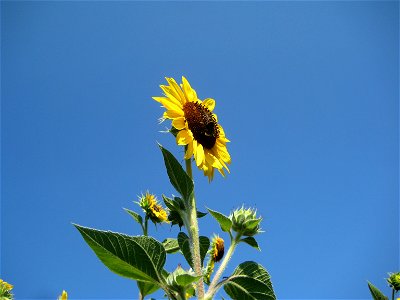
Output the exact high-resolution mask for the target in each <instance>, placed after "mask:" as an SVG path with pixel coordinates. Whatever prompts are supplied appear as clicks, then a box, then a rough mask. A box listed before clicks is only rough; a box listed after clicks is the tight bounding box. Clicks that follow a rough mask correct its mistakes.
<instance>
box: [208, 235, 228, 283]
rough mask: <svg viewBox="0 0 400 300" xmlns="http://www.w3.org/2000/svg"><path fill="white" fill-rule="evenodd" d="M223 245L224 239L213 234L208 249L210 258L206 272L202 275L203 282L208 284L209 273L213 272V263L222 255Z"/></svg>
mask: <svg viewBox="0 0 400 300" xmlns="http://www.w3.org/2000/svg"><path fill="white" fill-rule="evenodd" d="M224 252H225V245H224V240H223V239H222V238H220V237H219V236H218V235H216V236H214V238H213V239H212V242H211V247H210V250H209V252H208V253H209V255H210V259H209V261H208V264H207V268H206V272H205V275H204V282H205V283H206V284H210V278H211V274H212V273H213V272H214V265H215V263H216V262H219V261H220V260H221V259H222V257H223V256H224Z"/></svg>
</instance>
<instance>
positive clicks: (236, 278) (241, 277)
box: [220, 261, 276, 300]
mask: <svg viewBox="0 0 400 300" xmlns="http://www.w3.org/2000/svg"><path fill="white" fill-rule="evenodd" d="M220 284H221V285H224V290H225V292H226V293H227V294H228V295H229V296H230V297H231V298H232V299H241V300H275V299H276V297H275V293H274V290H273V288H272V283H271V277H270V276H269V274H268V272H267V270H265V269H264V267H263V266H261V265H260V264H258V263H256V262H253V261H246V262H244V263H241V264H240V265H239V266H238V267H237V268H236V269H235V271H234V272H233V274H232V275H231V276H229V277H228V278H227V279H225V280H224V281H222V282H221V283H220Z"/></svg>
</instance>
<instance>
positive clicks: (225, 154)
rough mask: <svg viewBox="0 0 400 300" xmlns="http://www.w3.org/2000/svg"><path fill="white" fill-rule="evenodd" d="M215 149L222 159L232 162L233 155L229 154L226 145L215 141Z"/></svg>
mask: <svg viewBox="0 0 400 300" xmlns="http://www.w3.org/2000/svg"><path fill="white" fill-rule="evenodd" d="M215 146H216V147H214V151H215V150H216V152H217V153H216V156H217V157H219V158H221V160H222V161H224V162H226V163H228V164H230V163H231V156H230V155H229V152H228V149H226V146H225V145H223V144H222V143H220V142H219V141H217V142H216V143H215Z"/></svg>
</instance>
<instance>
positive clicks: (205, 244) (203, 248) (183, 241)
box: [178, 232, 210, 269]
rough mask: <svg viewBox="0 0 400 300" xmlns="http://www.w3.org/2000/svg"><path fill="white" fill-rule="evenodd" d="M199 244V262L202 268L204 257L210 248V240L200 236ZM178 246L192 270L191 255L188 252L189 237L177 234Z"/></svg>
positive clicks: (182, 233) (180, 233)
mask: <svg viewBox="0 0 400 300" xmlns="http://www.w3.org/2000/svg"><path fill="white" fill-rule="evenodd" d="M199 242H200V260H201V266H203V262H204V258H205V257H206V254H207V251H208V248H209V247H210V239H209V238H208V237H206V236H200V237H199ZM178 244H179V248H180V249H181V251H182V254H183V256H184V257H185V259H186V261H187V262H188V264H189V266H190V267H191V268H192V269H194V267H193V259H192V253H191V252H190V243H189V237H188V236H187V235H186V233H184V232H179V234H178Z"/></svg>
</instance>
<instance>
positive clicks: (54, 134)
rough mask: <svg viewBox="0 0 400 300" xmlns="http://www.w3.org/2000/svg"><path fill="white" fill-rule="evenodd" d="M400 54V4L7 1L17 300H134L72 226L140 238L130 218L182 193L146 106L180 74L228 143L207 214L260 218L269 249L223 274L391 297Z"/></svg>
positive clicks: (205, 194) (294, 288) (8, 191)
mask: <svg viewBox="0 0 400 300" xmlns="http://www.w3.org/2000/svg"><path fill="white" fill-rule="evenodd" d="M398 55H399V3H398V2H397V1H396V2H395V1H393V2H388V1H386V2H374V1H368V2H363V1H357V2H344V1H339V2H325V1H312V2H304V1H300V2H249V3H247V2H246V3H245V2H106V1H99V2H75V1H71V2H5V1H3V2H1V88H2V90H1V98H2V99H1V100H2V102H1V136H2V148H1V167H2V169H1V172H2V173H1V175H2V178H1V185H2V186H1V196H2V198H1V270H0V271H1V277H2V278H3V279H5V280H6V281H8V282H10V283H12V284H14V285H15V289H14V292H15V295H16V297H17V299H24V298H31V299H45V298H51V299H55V298H56V296H58V295H59V294H60V292H61V291H62V289H66V290H68V292H69V294H70V296H71V298H72V299H74V298H81V299H83V298H98V299H100V298H101V299H111V298H126V299H127V298H131V299H132V298H136V295H137V289H136V286H135V283H134V282H133V281H131V280H128V279H125V278H121V277H119V276H117V275H115V274H113V273H111V272H110V271H109V270H108V269H106V268H105V267H104V266H103V265H102V264H101V263H100V261H99V260H98V259H97V258H96V257H95V255H94V254H93V252H92V251H91V250H90V249H89V247H88V246H87V245H86V244H85V242H84V241H83V239H82V238H81V236H80V234H79V233H78V232H77V231H76V230H75V229H74V228H73V226H72V225H71V222H74V223H78V224H81V225H84V226H90V227H95V228H99V229H109V230H113V231H118V232H124V233H127V234H133V235H134V234H139V233H140V231H139V227H138V226H137V225H136V224H135V223H134V222H133V220H132V219H131V218H130V217H129V216H128V215H127V214H126V213H124V211H123V210H122V208H123V207H127V208H130V209H137V208H136V206H135V204H134V203H133V201H134V200H137V195H139V194H140V193H142V192H144V191H146V190H147V189H149V190H150V191H151V192H153V193H155V194H157V195H158V197H160V196H161V194H162V193H165V194H167V195H171V194H172V193H174V190H173V188H172V187H171V186H170V184H169V182H168V178H167V175H166V172H165V170H164V167H163V161H162V156H161V153H160V151H159V149H158V147H157V143H156V142H157V141H158V142H159V143H161V144H163V145H164V146H165V147H166V148H168V149H169V150H171V151H172V152H173V153H174V154H175V155H176V156H177V157H179V159H182V154H183V151H182V149H180V148H178V146H176V145H175V143H174V140H173V138H172V136H170V135H167V134H163V133H160V132H159V131H161V130H164V129H165V126H167V125H169V124H168V123H167V122H166V123H164V124H161V125H159V124H158V123H157V119H158V118H159V117H160V116H161V114H162V112H163V109H161V108H160V107H159V104H158V103H156V102H155V101H153V100H152V99H151V96H157V95H161V90H160V89H159V87H158V86H159V85H160V84H164V82H165V81H164V76H169V77H174V78H176V79H177V80H180V77H181V76H182V75H184V76H186V77H187V78H188V80H189V81H190V82H191V84H192V86H193V87H194V88H195V89H196V90H197V92H198V95H199V97H200V98H202V99H203V98H208V97H211V98H214V99H216V101H217V106H216V109H215V111H216V113H217V114H218V117H219V121H220V123H221V124H222V126H223V127H224V129H225V132H226V134H227V137H228V138H229V139H230V140H231V141H232V142H231V143H230V144H229V146H228V149H229V151H230V153H231V156H232V165H231V174H230V175H229V176H227V178H226V179H223V178H221V176H219V175H216V178H215V180H214V181H213V182H212V183H211V184H209V183H208V182H207V179H206V178H205V177H203V176H202V175H201V174H200V172H198V171H197V170H196V172H195V184H196V193H197V199H198V206H199V209H200V210H202V211H205V207H210V208H212V209H215V210H219V211H222V212H224V213H226V214H229V212H230V211H231V210H232V209H234V208H236V207H239V206H241V205H242V204H245V205H247V206H255V207H257V209H258V212H259V213H260V214H261V215H262V216H263V218H264V220H263V223H262V227H263V229H264V230H265V233H263V234H261V235H259V236H258V240H259V244H260V247H261V249H262V251H261V252H257V251H256V250H255V249H253V248H250V247H246V246H245V245H240V247H239V248H238V250H237V252H236V255H235V256H234V258H233V260H232V261H231V263H230V266H229V268H228V270H227V272H226V273H225V275H226V276H228V275H229V274H230V272H232V270H233V268H234V267H235V266H236V265H237V264H239V263H240V262H242V261H245V260H254V261H257V262H259V263H261V264H263V265H264V266H265V267H266V268H267V269H268V270H269V272H270V273H271V276H272V281H273V284H274V287H275V291H276V294H277V296H278V298H279V299H315V298H318V299H328V298H330V299H332V298H343V299H344V298H347V299H350V298H352V299H356V298H357V299H358V298H363V299H369V298H370V295H369V291H368V289H367V284H366V282H367V280H370V281H371V282H373V283H374V284H375V285H376V286H378V287H379V288H381V289H382V290H383V291H385V293H386V294H389V289H388V288H387V286H386V283H385V281H384V277H386V276H387V272H394V271H398V270H399V269H400V266H399V201H398V196H399V187H398V182H399V176H398V169H399V160H398V150H399V149H398V141H399V136H398V134H399V130H398V117H399V106H398V96H399V91H398V83H399V71H398V67H399V56H398ZM218 228H219V227H218V225H217V223H216V222H215V221H214V220H213V219H212V218H211V217H210V216H206V217H205V218H204V219H201V221H200V231H201V234H203V235H211V234H212V233H213V232H217V233H219V230H218ZM152 233H153V234H154V235H155V236H156V237H157V238H158V239H159V240H163V239H164V238H165V237H167V236H171V237H175V236H176V235H177V233H178V230H177V229H176V228H172V229H171V228H170V227H169V226H168V225H166V226H162V227H158V229H157V231H156V230H155V229H154V228H153V230H152ZM221 236H222V237H224V238H225V239H227V236H225V235H224V234H221ZM178 263H182V265H183V266H186V265H185V262H184V260H183V258H182V257H179V256H177V255H175V256H169V257H168V261H167V265H168V268H169V269H170V270H172V269H173V268H175V267H176V265H177V264H178ZM160 295H162V294H157V297H160Z"/></svg>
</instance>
